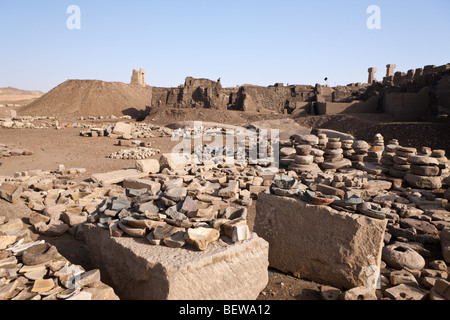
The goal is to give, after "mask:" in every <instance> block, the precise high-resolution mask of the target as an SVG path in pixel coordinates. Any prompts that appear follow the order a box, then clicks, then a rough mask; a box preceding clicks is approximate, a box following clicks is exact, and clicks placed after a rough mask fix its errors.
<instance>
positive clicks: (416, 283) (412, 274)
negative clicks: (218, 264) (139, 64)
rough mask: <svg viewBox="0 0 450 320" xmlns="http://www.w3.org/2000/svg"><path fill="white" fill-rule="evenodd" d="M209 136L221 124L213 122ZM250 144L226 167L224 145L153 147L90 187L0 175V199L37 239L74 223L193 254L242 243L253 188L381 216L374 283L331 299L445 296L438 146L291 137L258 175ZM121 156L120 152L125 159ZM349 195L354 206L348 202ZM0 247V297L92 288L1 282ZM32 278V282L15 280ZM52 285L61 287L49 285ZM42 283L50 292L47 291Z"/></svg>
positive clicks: (443, 193)
mask: <svg viewBox="0 0 450 320" xmlns="http://www.w3.org/2000/svg"><path fill="white" fill-rule="evenodd" d="M80 120H84V119H80ZM3 124H4V123H3ZM114 129H117V130H115V131H114ZM203 130H204V129H202V131H201V132H195V131H194V130H189V129H176V130H172V129H168V128H161V127H157V126H152V125H148V124H133V125H131V124H129V123H120V125H118V123H116V125H113V126H111V125H108V126H105V127H104V128H98V127H93V126H92V127H91V128H89V133H86V132H85V133H83V134H82V133H80V134H81V135H83V136H109V137H111V138H115V139H117V140H118V141H119V143H120V145H122V143H123V144H124V145H125V144H127V142H126V141H135V142H130V145H136V146H140V147H142V146H141V144H140V142H139V141H136V140H137V139H140V138H145V137H150V136H152V137H153V136H155V135H154V134H155V132H157V134H158V135H159V136H173V137H179V136H183V137H187V136H190V137H195V136H196V135H198V134H204V133H205V132H204V131H203ZM94 133H95V134H94ZM209 133H210V134H211V135H216V134H224V131H223V130H220V129H212V130H210V131H209ZM252 145H253V143H251V142H247V143H246V144H245V151H244V153H243V154H242V155H241V156H242V158H243V159H244V161H243V162H237V163H235V164H227V162H226V161H218V160H219V159H220V160H224V159H226V155H227V149H226V148H221V149H206V148H205V147H204V146H197V148H194V149H193V150H192V156H193V158H192V159H193V160H196V161H194V162H192V163H191V164H188V165H185V166H184V165H181V166H180V165H177V164H175V163H174V162H173V161H172V160H171V159H170V157H169V156H170V155H164V154H163V155H161V158H160V160H159V161H158V160H154V159H153V162H152V163H150V162H149V163H148V164H146V163H142V162H141V163H139V164H138V163H137V164H136V170H123V171H124V172H120V173H117V172H116V173H115V174H114V177H113V176H111V177H107V176H106V175H107V174H112V173H106V174H101V175H93V176H92V181H91V182H77V183H75V182H73V181H72V180H73V179H74V177H75V176H76V175H78V174H81V173H84V172H85V169H82V168H73V169H68V170H66V169H65V168H64V166H60V167H59V168H58V170H54V171H41V170H33V171H29V172H18V173H16V174H15V175H14V177H0V183H1V185H0V197H1V198H3V199H5V200H6V201H9V202H16V201H24V202H25V203H26V205H27V206H28V207H29V208H30V209H31V210H32V211H33V213H32V215H31V217H30V223H31V225H32V226H33V228H34V230H35V231H36V232H37V233H39V234H42V235H45V236H60V235H62V234H64V233H65V232H70V233H71V234H73V235H74V236H75V237H76V238H77V239H83V224H85V223H96V224H97V225H98V226H100V227H102V228H105V229H108V230H109V232H110V236H111V237H126V236H129V237H136V238H142V239H145V240H146V241H147V242H148V244H149V245H161V246H167V247H172V248H181V247H185V246H188V245H192V246H194V248H195V249H196V250H205V249H206V248H207V247H208V246H209V245H210V244H211V243H213V242H214V241H217V239H218V238H219V237H227V238H228V239H229V241H230V243H233V242H240V241H245V240H246V239H248V238H249V236H250V231H249V228H248V225H247V207H248V206H250V205H251V203H252V200H257V199H258V194H259V193H261V192H264V193H272V194H275V195H277V196H282V197H297V198H300V199H303V200H304V201H307V202H310V203H312V204H314V205H326V206H331V207H332V208H333V209H335V210H338V211H340V212H343V213H351V214H354V213H356V214H361V215H364V216H365V217H367V218H369V219H373V218H375V219H380V220H387V230H386V232H385V238H384V244H385V247H384V249H383V255H382V260H383V261H382V270H381V277H380V287H379V288H378V289H377V290H372V291H370V292H367V290H366V291H364V290H362V291H361V292H359V291H358V290H356V288H354V289H355V290H353V289H352V290H353V291H350V290H347V291H344V292H341V293H340V294H339V295H340V298H342V299H359V298H361V297H366V298H367V299H373V298H374V297H375V298H377V299H426V298H428V299H433V300H434V299H436V300H439V299H449V297H448V292H449V285H448V267H447V266H448V264H449V263H450V205H449V204H448V201H449V200H450V178H449V162H448V159H447V158H446V156H445V152H444V151H442V150H431V149H429V148H424V147H422V148H421V149H419V150H418V149H416V148H407V147H402V146H400V145H399V144H398V141H396V140H391V141H389V142H388V143H387V145H384V138H383V137H382V136H381V135H379V134H377V135H376V136H375V137H374V140H373V142H372V143H371V144H369V143H367V142H366V141H362V140H356V139H355V140H350V139H348V138H346V139H345V140H341V139H339V138H328V137H327V136H326V135H325V134H319V135H318V136H315V135H294V136H293V137H291V139H289V140H288V141H280V147H281V149H280V165H281V169H280V170H278V172H269V173H267V172H264V166H265V162H264V161H259V162H258V164H253V165H250V164H249V163H248V154H249V152H250V151H251V148H252V147H251V146H252ZM147 149H149V148H147ZM149 150H154V149H149ZM205 151H206V152H205ZM128 152H129V151H128ZM154 152H157V151H156V150H155V151H154ZM125 154H127V152H123V155H118V158H125V156H124V155H125ZM153 155H154V154H152V156H153ZM199 155H202V156H203V157H202V158H201V159H200V157H199ZM208 155H209V156H208ZM218 155H219V157H218ZM235 155H236V156H239V154H238V153H237V152H236V154H235ZM270 156H271V152H269V157H270ZM149 157H151V156H149ZM130 158H131V159H140V160H139V161H150V160H152V159H148V160H145V159H146V158H147V157H142V158H139V156H138V155H137V152H136V153H135V154H133V153H132V152H129V153H128V159H130ZM155 161H156V162H158V163H157V164H156V163H154V162H155ZM353 200H358V201H359V202H358V203H357V204H356V205H354V204H353V203H352V201H353ZM0 222H1V223H2V225H0V234H1V238H0V250H5V249H6V250H7V249H9V248H13V247H14V246H16V245H17V240H18V239H19V238H18V237H17V234H21V233H20V232H18V231H17V230H20V228H21V227H22V226H21V225H20V223H18V222H17V221H14V220H13V221H2V220H0ZM11 230H14V231H11ZM2 248H3V249H2ZM431 249H433V250H434V251H436V250H437V251H441V252H442V258H441V259H439V260H431V261H430V257H431V251H433V250H431ZM2 252H3V251H0V254H2V258H3V259H1V260H0V270H1V272H0V274H1V275H2V277H1V278H0V284H1V287H0V297H4V298H6V299H10V298H12V297H17V298H21V297H28V298H29V297H31V298H35V297H40V298H48V297H52V298H53V297H55V298H58V297H65V298H70V297H72V298H77V297H78V298H87V297H88V296H89V294H91V295H92V297H94V296H95V294H96V293H94V291H95V290H94V287H90V288H86V289H83V290H84V291H81V292H85V293H83V294H81V292H77V294H75V295H72V296H71V295H70V294H69V293H67V292H66V290H65V289H64V288H63V287H64V286H61V284H62V283H61V284H59V283H60V282H58V281H61V280H60V278H58V279H57V280H55V279H54V278H53V280H52V281H53V285H52V283H50V281H49V279H42V278H41V277H40V276H41V274H42V273H43V272H44V269H43V268H36V269H32V268H28V269H27V268H25V269H24V270H25V271H27V272H25V273H23V274H24V276H18V277H17V278H13V280H14V281H13V280H12V279H9V278H8V277H9V275H11V274H14V271H8V270H11V269H13V270H15V269H16V268H18V267H16V266H17V265H18V264H20V263H22V262H19V261H20V260H17V258H15V256H14V255H11V254H4V253H2ZM7 252H13V251H11V250H10V251H7ZM14 259H16V260H17V262H16V261H15V260H14ZM20 267H24V265H22V266H20ZM66 267H68V266H66ZM5 270H6V271H5ZM59 270H60V269H58V270H50V271H51V272H50V271H49V272H48V273H47V274H48V275H50V274H55V273H56V272H57V271H59ZM18 271H19V274H20V270H19V269H18ZM18 271H16V273H17V272H18ZM11 272H12V273H11ZM3 275H8V277H5V276H3ZM26 275H28V277H29V278H27V276H26ZM30 278H31V279H30ZM32 279H35V280H32ZM25 280H26V281H25ZM38 280H46V281H38ZM32 281H34V282H33V285H32V286H31V287H25V284H29V283H30V282H32ZM36 281H37V283H35V282H36ZM50 287H51V289H49V288H50ZM59 287H60V288H61V290H60V291H58V290H59V289H58V290H57V289H55V288H59ZM44 289H47V291H49V292H52V291H53V290H55V292H52V293H51V294H49V295H47V296H45V294H42V291H43V290H44ZM88 289H89V290H88ZM338 290H339V289H338ZM56 291H58V292H56ZM327 292H328V293H325V292H324V293H323V295H324V297H331V296H333V297H335V296H337V295H336V294H335V293H336V292H337V291H335V290H334V291H333V290H332V291H330V289H327ZM330 292H332V294H331V293H330ZM355 292H356V293H355ZM358 292H359V293H358ZM36 299H37V298H36Z"/></svg>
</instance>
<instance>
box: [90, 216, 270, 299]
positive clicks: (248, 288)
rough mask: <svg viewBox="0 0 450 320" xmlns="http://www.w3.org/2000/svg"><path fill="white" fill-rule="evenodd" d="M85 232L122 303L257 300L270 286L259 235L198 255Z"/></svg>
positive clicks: (101, 232)
mask: <svg viewBox="0 0 450 320" xmlns="http://www.w3.org/2000/svg"><path fill="white" fill-rule="evenodd" d="M84 229H85V239H86V242H87V245H88V248H89V252H90V256H91V260H92V262H93V263H94V264H95V265H96V266H97V267H98V268H99V269H100V270H101V274H102V277H104V279H103V280H104V282H105V283H108V284H110V285H111V286H112V287H113V288H114V290H115V291H116V292H117V294H118V295H119V296H120V297H121V299H126V300H254V299H256V298H257V297H258V295H259V293H260V292H261V291H262V290H263V289H264V288H265V287H266V286H267V284H268V265H269V261H268V254H269V253H268V251H269V245H268V243H267V242H266V241H265V240H263V239H261V238H260V237H258V236H257V235H256V234H252V236H251V238H250V239H249V240H246V241H243V242H241V243H235V244H229V243H226V242H225V241H223V240H221V239H219V240H218V241H216V242H215V243H213V244H211V245H209V246H208V249H207V250H206V251H197V250H190V249H189V248H187V247H183V248H169V247H166V246H153V245H151V244H150V243H148V241H147V240H146V239H136V238H129V237H121V238H114V237H110V235H109V232H108V230H104V229H100V228H99V227H96V226H94V225H92V224H86V225H85V228H84Z"/></svg>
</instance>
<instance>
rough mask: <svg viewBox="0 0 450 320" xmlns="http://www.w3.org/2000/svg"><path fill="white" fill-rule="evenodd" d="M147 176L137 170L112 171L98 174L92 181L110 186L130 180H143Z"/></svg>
mask: <svg viewBox="0 0 450 320" xmlns="http://www.w3.org/2000/svg"><path fill="white" fill-rule="evenodd" d="M145 176H146V174H145V173H143V172H141V171H139V170H136V169H129V170H118V171H111V172H106V173H97V174H93V175H92V180H94V182H97V183H100V184H102V185H108V184H115V183H120V182H123V181H124V180H125V179H130V178H137V179H139V178H143V177H145Z"/></svg>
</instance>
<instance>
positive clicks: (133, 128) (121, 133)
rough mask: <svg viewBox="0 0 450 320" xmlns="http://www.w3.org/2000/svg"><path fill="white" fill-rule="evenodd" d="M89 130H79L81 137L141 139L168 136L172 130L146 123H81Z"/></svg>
mask: <svg viewBox="0 0 450 320" xmlns="http://www.w3.org/2000/svg"><path fill="white" fill-rule="evenodd" d="M83 127H85V128H88V129H89V130H83V131H80V136H82V137H110V138H113V139H125V140H133V139H143V138H154V137H168V136H171V135H172V130H171V129H169V128H165V127H160V126H155V125H152V124H148V123H126V122H117V123H115V124H104V125H102V126H100V127H99V126H94V125H83Z"/></svg>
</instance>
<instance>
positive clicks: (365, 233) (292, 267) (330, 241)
mask: <svg viewBox="0 0 450 320" xmlns="http://www.w3.org/2000/svg"><path fill="white" fill-rule="evenodd" d="M386 224H387V220H377V219H372V218H369V217H366V216H364V215H359V214H350V213H346V212H341V211H337V210H334V209H333V208H331V207H329V206H317V205H310V204H308V203H306V202H304V201H302V200H300V199H296V198H288V197H280V196H276V195H272V194H266V193H260V194H259V197H258V202H257V204H256V218H255V223H254V232H256V233H257V234H258V235H259V236H260V237H262V238H263V239H265V240H267V241H268V242H269V264H270V267H273V268H275V269H278V270H280V271H282V272H285V273H288V272H291V273H292V274H294V276H297V277H301V278H306V279H309V280H312V281H315V282H319V283H323V284H329V285H332V286H334V287H337V288H340V289H351V288H354V287H359V286H367V285H370V284H372V282H371V281H374V280H376V279H377V278H378V276H379V275H378V274H376V272H377V270H378V271H379V270H380V269H379V268H380V263H381V254H382V247H383V238H384V233H385V229H386ZM369 282H370V284H369Z"/></svg>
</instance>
